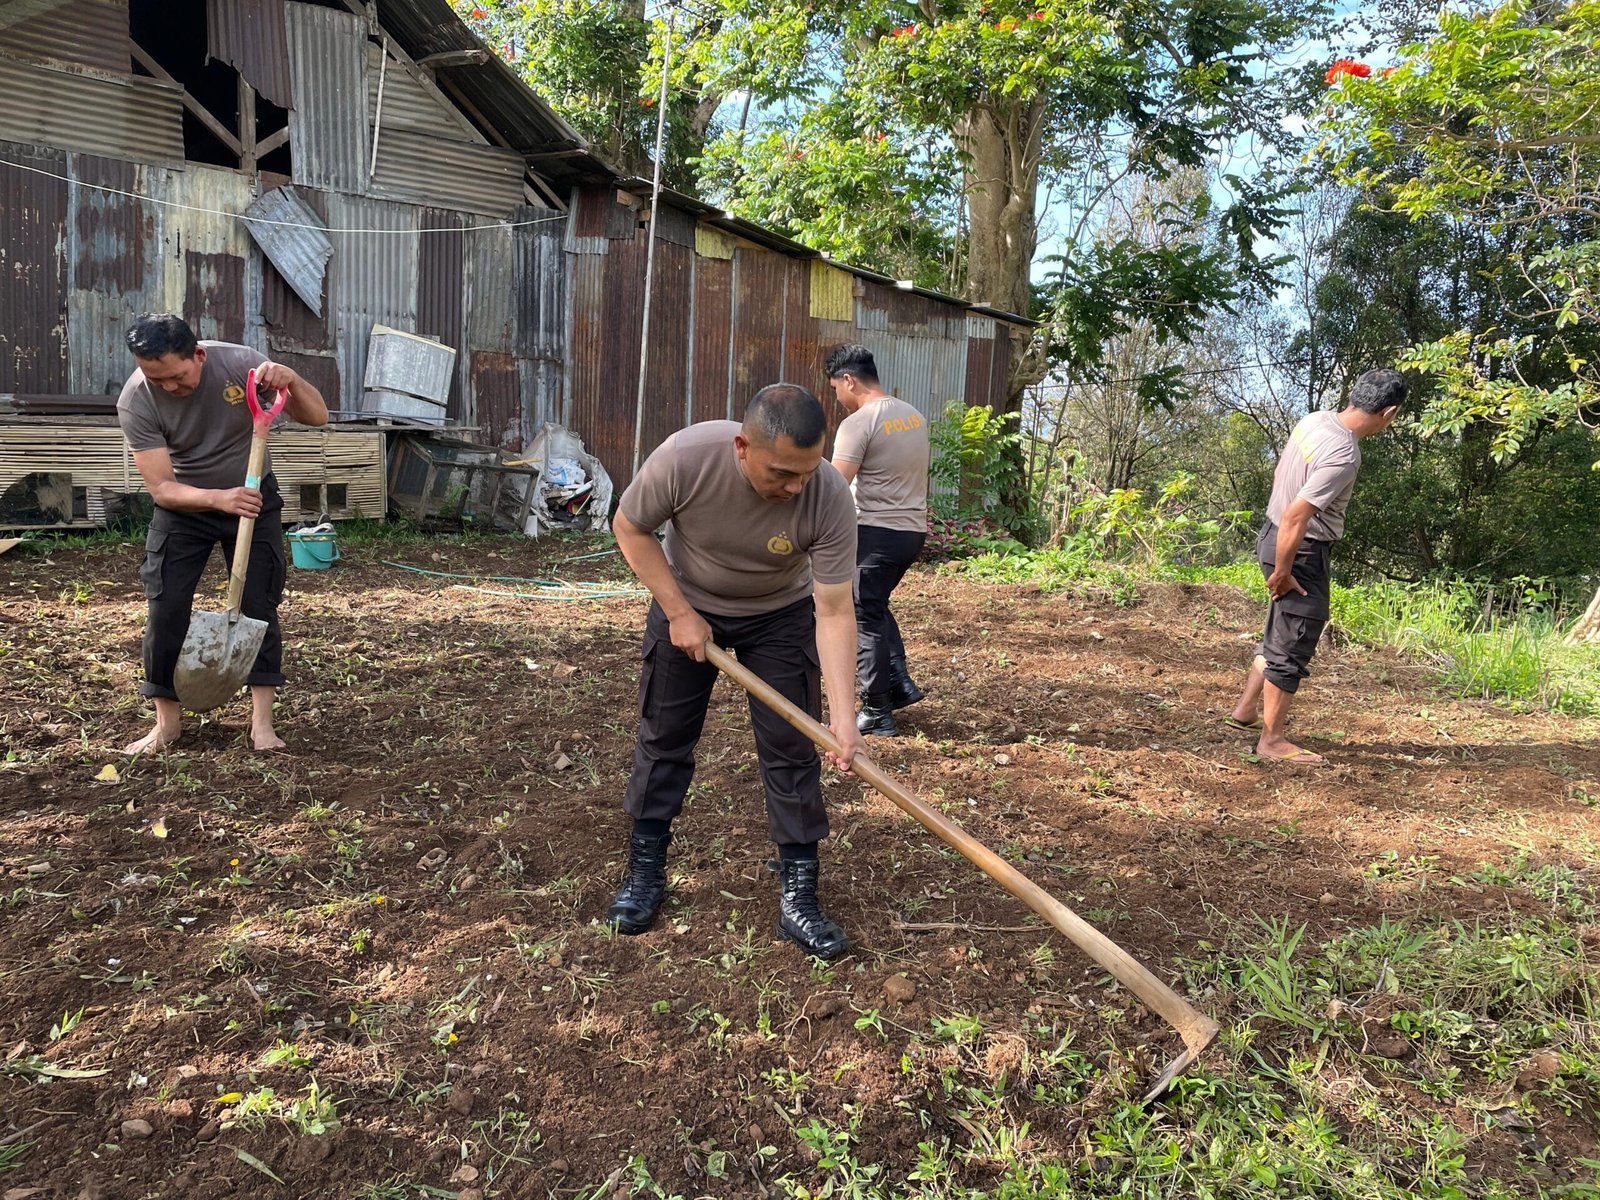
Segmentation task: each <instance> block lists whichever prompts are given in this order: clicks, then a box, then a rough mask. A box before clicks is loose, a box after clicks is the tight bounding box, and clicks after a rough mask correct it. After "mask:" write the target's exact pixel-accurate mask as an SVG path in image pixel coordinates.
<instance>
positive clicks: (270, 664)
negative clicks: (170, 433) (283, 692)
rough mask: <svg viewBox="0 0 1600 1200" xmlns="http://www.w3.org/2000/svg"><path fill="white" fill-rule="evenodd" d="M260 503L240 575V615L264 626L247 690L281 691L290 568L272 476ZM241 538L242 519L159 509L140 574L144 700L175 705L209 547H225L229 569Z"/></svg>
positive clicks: (265, 483) (280, 502)
mask: <svg viewBox="0 0 1600 1200" xmlns="http://www.w3.org/2000/svg"><path fill="white" fill-rule="evenodd" d="M261 501H262V510H261V515H260V516H258V517H257V518H256V528H255V536H254V537H253V538H252V539H251V542H250V565H249V567H248V568H247V570H246V572H245V579H244V599H243V602H242V603H241V605H240V611H241V612H242V613H243V614H244V615H245V616H247V617H254V618H255V619H256V620H258V621H265V622H266V625H267V634H266V637H264V638H263V639H262V641H261V652H260V653H259V654H257V655H256V661H255V666H254V667H252V668H251V671H250V676H249V683H250V685H251V686H252V687H254V686H258V685H264V686H267V687H278V686H281V685H282V684H283V682H284V678H283V637H282V635H281V633H280V632H279V630H278V604H279V602H280V601H281V600H282V599H283V584H284V576H285V575H286V574H287V566H286V564H285V562H284V555H283V518H282V515H281V514H282V512H283V497H282V496H281V495H280V494H279V492H278V481H277V480H276V479H274V478H273V477H272V476H271V475H268V476H267V477H266V478H265V479H263V480H262V481H261ZM238 533H239V518H238V517H234V516H229V515H228V514H227V513H218V512H178V511H177V510H175V509H170V508H162V507H160V506H159V505H157V507H156V511H155V516H154V518H152V520H151V522H150V532H149V534H148V536H146V538H145V543H144V565H143V566H142V567H141V568H140V569H139V578H140V579H141V580H142V581H143V583H144V595H145V599H146V600H147V601H148V602H149V611H148V614H147V616H146V618H145V624H144V682H143V683H141V684H140V685H139V693H140V694H141V695H143V696H151V697H162V698H164V699H167V700H176V699H177V698H178V693H177V692H176V691H174V690H173V687H172V674H173V670H174V668H175V667H176V666H177V665H178V652H179V651H180V650H181V649H182V648H183V639H184V637H185V635H187V634H188V632H189V615H190V613H191V611H192V610H193V608H194V591H195V588H196V587H197V586H198V585H199V583H200V576H201V575H202V574H203V573H204V572H205V569H206V563H207V562H209V561H210V559H211V551H212V548H213V547H215V546H219V545H220V546H221V547H222V557H223V560H224V561H225V562H226V563H227V564H228V566H229V568H230V569H231V568H232V566H233V543H234V539H235V538H236V537H237V536H238ZM221 605H222V600H221V598H220V597H219V598H218V600H217V607H218V608H219V609H220V608H221Z"/></svg>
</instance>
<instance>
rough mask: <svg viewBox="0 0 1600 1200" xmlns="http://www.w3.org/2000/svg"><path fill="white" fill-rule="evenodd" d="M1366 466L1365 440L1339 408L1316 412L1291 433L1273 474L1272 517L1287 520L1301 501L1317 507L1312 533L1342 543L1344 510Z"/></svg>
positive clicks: (1309, 531)
mask: <svg viewBox="0 0 1600 1200" xmlns="http://www.w3.org/2000/svg"><path fill="white" fill-rule="evenodd" d="M1360 469H1361V443H1360V442H1359V441H1357V440H1356V435H1355V434H1353V433H1351V432H1350V431H1349V430H1348V429H1346V428H1345V427H1344V425H1343V424H1342V423H1341V422H1340V420H1339V414H1338V413H1334V412H1326V411H1324V412H1314V413H1312V414H1311V415H1310V416H1308V417H1305V418H1303V419H1302V420H1301V422H1300V424H1298V425H1296V426H1295V427H1294V432H1293V433H1291V434H1290V435H1289V444H1288V445H1287V446H1285V447H1284V448H1283V456H1282V457H1281V458H1279V459H1278V469H1277V471H1276V472H1275V473H1274V474H1273V476H1272V498H1271V499H1270V500H1269V501H1268V502H1267V517H1268V519H1269V520H1271V521H1272V523H1273V524H1275V525H1278V524H1282V523H1283V514H1284V512H1285V510H1287V509H1288V507H1289V505H1291V504H1293V503H1294V502H1295V501H1296V500H1300V499H1304V500H1307V501H1309V502H1310V503H1312V504H1314V505H1316V506H1317V510H1318V511H1317V514H1316V515H1315V516H1314V517H1312V518H1311V520H1310V522H1309V523H1308V524H1307V525H1306V537H1308V538H1311V539H1313V540H1315V541H1319V542H1336V541H1338V540H1339V539H1340V538H1341V537H1343V536H1344V513H1345V509H1346V508H1348V507H1349V506H1350V493H1351V492H1353V491H1355V486H1356V472H1357V471H1359V470H1360Z"/></svg>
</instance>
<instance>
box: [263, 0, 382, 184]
mask: <svg viewBox="0 0 1600 1200" xmlns="http://www.w3.org/2000/svg"><path fill="white" fill-rule="evenodd" d="M284 16H285V28H286V32H287V37H288V44H289V78H290V80H291V81H292V85H293V89H294V107H293V108H292V109H291V110H290V113H289V138H290V145H291V146H292V147H293V155H294V181H295V182H296V183H304V184H309V185H310V186H312V187H318V188H326V189H329V190H331V191H343V192H352V193H359V192H363V191H365V190H366V186H367V171H368V168H369V166H370V165H371V159H370V155H371V149H372V146H371V126H370V125H369V124H368V121H367V38H366V22H365V21H363V20H362V19H361V18H360V17H358V16H356V15H355V14H354V13H350V12H344V11H342V10H337V9H332V8H322V7H320V6H318V5H314V4H300V3H294V2H293V0H291V2H290V3H289V4H287V5H285V12H284Z"/></svg>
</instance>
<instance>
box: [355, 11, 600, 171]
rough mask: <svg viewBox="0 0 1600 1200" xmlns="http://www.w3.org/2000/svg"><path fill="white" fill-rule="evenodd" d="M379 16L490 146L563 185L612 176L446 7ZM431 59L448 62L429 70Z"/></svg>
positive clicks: (569, 128) (568, 127)
mask: <svg viewBox="0 0 1600 1200" xmlns="http://www.w3.org/2000/svg"><path fill="white" fill-rule="evenodd" d="M377 9H378V20H379V23H380V24H381V25H382V26H383V28H384V30H385V31H386V32H387V33H388V34H389V36H390V37H392V38H394V40H395V41H396V43H398V44H399V46H400V47H401V48H402V49H403V50H404V51H405V52H406V54H407V55H408V56H409V57H410V58H411V59H412V60H413V61H415V62H416V63H417V64H418V65H419V66H421V67H422V68H424V69H425V70H429V71H431V72H432V74H433V78H434V80H435V81H436V82H437V83H438V85H439V87H440V89H441V90H442V91H443V92H444V93H445V95H447V96H450V97H451V98H452V99H454V100H456V101H457V102H458V103H460V104H461V106H462V108H463V109H464V110H465V111H466V113H467V115H468V116H469V117H471V118H473V119H474V121H475V122H476V123H479V124H482V125H487V126H488V128H487V129H485V132H486V133H489V134H490V136H491V139H492V140H499V141H503V142H504V143H505V144H506V145H507V146H509V147H510V148H511V149H513V150H516V151H518V152H519V153H521V154H524V155H526V156H527V157H528V158H529V159H530V160H531V161H530V164H529V165H530V166H532V168H533V169H534V170H535V171H537V172H538V173H539V174H540V175H542V176H544V177H545V178H546V179H550V180H553V181H559V182H563V183H566V182H571V181H573V180H575V179H585V178H614V177H615V175H616V170H615V169H614V168H613V167H611V166H610V164H608V163H607V162H605V161H604V160H603V159H602V158H600V156H599V155H597V154H595V153H594V151H593V148H592V147H591V146H590V144H589V143H588V142H587V141H585V140H584V138H583V135H581V134H580V133H579V132H578V131H577V130H576V129H574V128H573V127H572V126H571V125H568V124H567V123H566V121H564V120H562V119H561V117H560V116H558V115H557V114H556V111H555V110H554V109H552V108H551V107H550V106H549V105H548V104H546V103H545V102H544V100H543V99H542V98H540V97H539V95H538V94H537V93H535V92H534V91H533V89H531V88H530V87H528V85H527V84H526V83H524V82H523V80H522V77H521V76H519V75H518V74H517V73H516V71H514V70H513V69H512V68H511V66H510V64H508V63H506V62H505V61H504V60H503V59H501V58H500V56H499V55H497V54H495V53H493V52H492V51H491V50H489V48H488V47H487V46H485V45H484V44H483V42H482V41H481V40H479V38H478V36H477V35H476V34H475V33H473V32H472V30H471V29H469V28H468V27H467V25H466V23H465V22H464V21H462V20H461V18H460V17H459V16H457V15H456V13H455V11H454V10H453V9H452V8H451V7H450V5H449V4H448V3H447V2H446V0H380V3H379V4H378V5H377ZM435 55H451V56H453V57H452V59H450V60H442V61H439V62H436V63H429V62H428V59H430V58H432V57H433V56H435ZM495 134H498V135H499V137H498V138H495V137H494V135H495Z"/></svg>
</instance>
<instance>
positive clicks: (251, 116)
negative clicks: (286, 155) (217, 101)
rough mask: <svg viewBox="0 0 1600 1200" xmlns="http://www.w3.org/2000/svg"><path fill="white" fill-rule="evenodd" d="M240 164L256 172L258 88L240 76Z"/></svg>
mask: <svg viewBox="0 0 1600 1200" xmlns="http://www.w3.org/2000/svg"><path fill="white" fill-rule="evenodd" d="M239 166H240V168H241V169H242V170H244V171H245V172H246V173H248V174H251V175H254V174H255V173H256V90H255V88H253V87H251V86H250V84H249V83H247V82H246V81H245V77H244V76H243V75H240V76H239Z"/></svg>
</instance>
